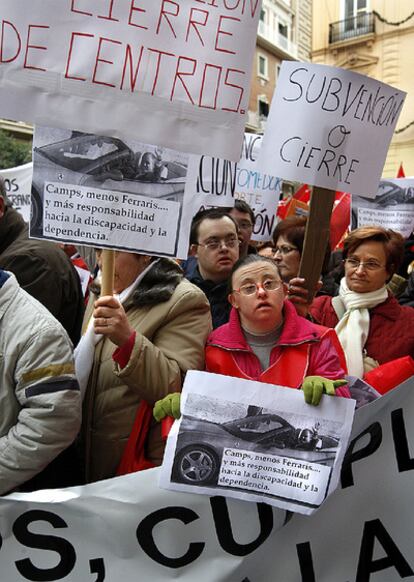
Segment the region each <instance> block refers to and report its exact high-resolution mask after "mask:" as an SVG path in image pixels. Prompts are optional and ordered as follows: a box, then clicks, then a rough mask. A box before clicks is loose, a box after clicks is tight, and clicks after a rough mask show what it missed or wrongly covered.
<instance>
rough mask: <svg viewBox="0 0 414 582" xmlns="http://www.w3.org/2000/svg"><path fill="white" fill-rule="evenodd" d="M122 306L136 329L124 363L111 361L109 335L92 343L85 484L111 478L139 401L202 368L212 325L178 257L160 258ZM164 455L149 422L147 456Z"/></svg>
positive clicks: (85, 420)
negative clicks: (129, 353) (123, 364)
mask: <svg viewBox="0 0 414 582" xmlns="http://www.w3.org/2000/svg"><path fill="white" fill-rule="evenodd" d="M94 299H96V297H93V296H92V303H93V301H94ZM125 310H126V312H127V316H128V320H129V323H130V324H131V326H132V327H133V328H134V329H135V330H136V339H135V345H134V348H133V352H132V354H131V357H130V360H129V362H128V364H127V366H126V367H125V368H123V369H120V368H119V367H118V366H117V365H116V364H115V363H114V361H113V359H112V354H113V352H114V351H115V349H116V347H117V346H116V345H114V344H113V343H112V342H111V341H110V340H109V339H107V338H105V339H103V340H101V341H100V342H99V343H98V344H97V345H96V348H95V356H94V365H93V369H92V372H91V375H90V378H89V382H88V387H87V390H86V395H85V399H84V406H83V426H82V448H83V452H84V460H85V471H86V481H87V482H91V481H97V480H100V479H107V478H110V477H113V476H114V475H115V472H116V469H117V467H118V464H119V462H120V460H121V456H122V453H123V450H124V447H125V444H126V442H127V439H128V437H129V434H130V432H131V428H132V425H133V422H134V418H135V414H136V410H137V407H138V404H139V402H140V400H141V399H145V400H146V401H147V402H149V403H150V404H153V403H154V402H155V401H156V400H158V399H160V398H162V397H164V396H165V395H166V394H168V393H169V392H176V391H179V390H181V387H182V382H183V377H184V374H185V372H186V371H187V370H202V369H203V367H204V344H205V341H206V338H207V336H208V334H209V332H210V330H211V316H210V309H209V303H208V301H207V299H206V297H205V295H204V293H203V292H202V291H200V289H198V288H197V287H195V286H194V285H193V284H192V283H190V282H189V281H187V280H186V279H183V276H182V271H181V269H180V267H179V266H178V265H177V264H176V263H175V262H173V261H171V260H169V259H160V260H159V261H158V264H157V265H156V266H155V267H153V268H152V269H151V271H150V272H149V273H148V274H147V275H146V276H145V277H144V279H143V280H142V281H141V283H140V284H139V286H138V288H137V290H136V291H135V294H134V297H133V298H132V300H131V302H130V303H128V304H127V305H125ZM89 311H90V310H89ZM162 453H163V443H162V440H161V434H160V427H159V425H156V424H155V422H154V423H153V425H152V426H151V430H150V434H149V439H148V449H147V457H148V458H149V459H150V460H152V461H153V462H155V463H157V464H160V463H161V460H162Z"/></svg>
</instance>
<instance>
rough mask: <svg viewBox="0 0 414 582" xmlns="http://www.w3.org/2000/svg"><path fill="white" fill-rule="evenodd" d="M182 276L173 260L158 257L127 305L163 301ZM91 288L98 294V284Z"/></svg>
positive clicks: (172, 291) (169, 296)
mask: <svg viewBox="0 0 414 582" xmlns="http://www.w3.org/2000/svg"><path fill="white" fill-rule="evenodd" d="M183 277H184V274H183V271H182V269H181V267H180V266H179V265H178V264H177V263H176V262H175V261H173V260H171V259H166V258H161V259H158V261H157V262H156V264H155V265H154V266H153V267H152V269H150V270H149V271H148V273H147V274H146V275H145V277H144V278H143V279H142V281H141V282H140V284H139V285H138V287H137V288H136V289H135V291H134V293H133V294H132V297H131V298H130V299H129V300H128V301H127V305H133V306H134V307H144V306H147V305H156V304H157V303H164V302H165V301H168V300H169V299H170V298H171V297H172V294H173V293H174V291H175V289H176V287H177V285H178V284H179V283H180V281H182V279H183ZM91 290H92V292H93V293H94V294H95V295H99V294H100V286H98V285H97V284H95V285H93V287H91Z"/></svg>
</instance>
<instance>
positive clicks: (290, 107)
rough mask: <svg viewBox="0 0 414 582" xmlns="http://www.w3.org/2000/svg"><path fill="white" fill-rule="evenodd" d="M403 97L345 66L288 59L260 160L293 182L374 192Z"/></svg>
mask: <svg viewBox="0 0 414 582" xmlns="http://www.w3.org/2000/svg"><path fill="white" fill-rule="evenodd" d="M405 95H406V93H404V91H400V90H398V89H396V88H395V87H391V86H390V85H386V84H385V83H381V82H379V81H375V80H374V79H371V78H369V77H366V76H364V75H360V74H358V73H353V72H351V71H346V70H344V69H338V68H334V67H327V66H325V65H311V64H309V63H297V62H287V61H284V62H283V63H282V67H281V71H280V76H279V78H278V83H277V89H276V91H275V94H274V96H273V100H272V106H271V110H270V114H269V119H268V122H267V125H266V134H265V136H264V139H263V145H262V148H261V159H260V162H261V163H262V165H263V167H264V168H265V169H267V171H269V172H270V171H271V172H273V173H275V174H276V175H278V176H281V177H282V178H286V179H288V180H295V181H298V182H305V183H307V184H312V185H314V186H320V187H322V188H329V189H331V190H339V191H341V192H350V193H351V194H357V195H362V196H368V197H371V198H372V197H375V195H376V192H377V188H378V183H379V180H380V178H381V173H382V168H383V166H384V162H385V158H386V155H387V151H388V146H389V143H390V141H391V138H392V134H393V132H394V129H395V126H396V123H397V120H398V116H399V115H400V112H401V109H402V106H403V103H404V99H405Z"/></svg>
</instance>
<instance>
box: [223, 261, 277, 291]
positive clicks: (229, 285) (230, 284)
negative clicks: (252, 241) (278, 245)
mask: <svg viewBox="0 0 414 582" xmlns="http://www.w3.org/2000/svg"><path fill="white" fill-rule="evenodd" d="M253 263H269V264H270V265H273V267H274V268H275V269H276V271H277V274H278V275H279V277H280V273H279V269H278V267H277V264H276V263H275V261H274V260H273V259H269V257H262V256H261V255H253V254H251V255H247V256H245V257H242V258H241V259H238V260H237V261H236V262H235V263H234V265H233V268H232V270H231V271H230V275H229V278H228V282H227V291H228V293H231V292H232V291H233V275H234V274H235V273H236V272H237V271H238V270H239V269H241V268H242V267H245V266H246V265H250V264H253Z"/></svg>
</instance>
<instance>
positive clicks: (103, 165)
mask: <svg viewBox="0 0 414 582" xmlns="http://www.w3.org/2000/svg"><path fill="white" fill-rule="evenodd" d="M33 146H34V147H33V168H34V173H33V184H32V211H31V220H30V233H31V236H35V237H41V236H42V233H43V188H44V184H45V182H53V183H62V184H70V185H74V186H88V187H91V188H99V189H102V190H105V191H108V192H125V193H130V194H136V195H140V196H147V197H148V198H152V199H158V200H172V201H175V202H180V203H182V200H183V196H184V188H185V182H186V176H187V167H188V156H186V155H185V154H182V153H181V152H176V151H174V150H169V149H167V148H158V147H156V146H153V145H149V144H143V143H140V142H132V141H129V142H128V143H125V142H124V141H122V140H120V139H117V138H115V137H106V136H99V135H94V134H89V133H82V132H80V131H72V132H70V131H68V130H64V129H56V128H46V127H39V128H36V130H35V134H34V143H33Z"/></svg>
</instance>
